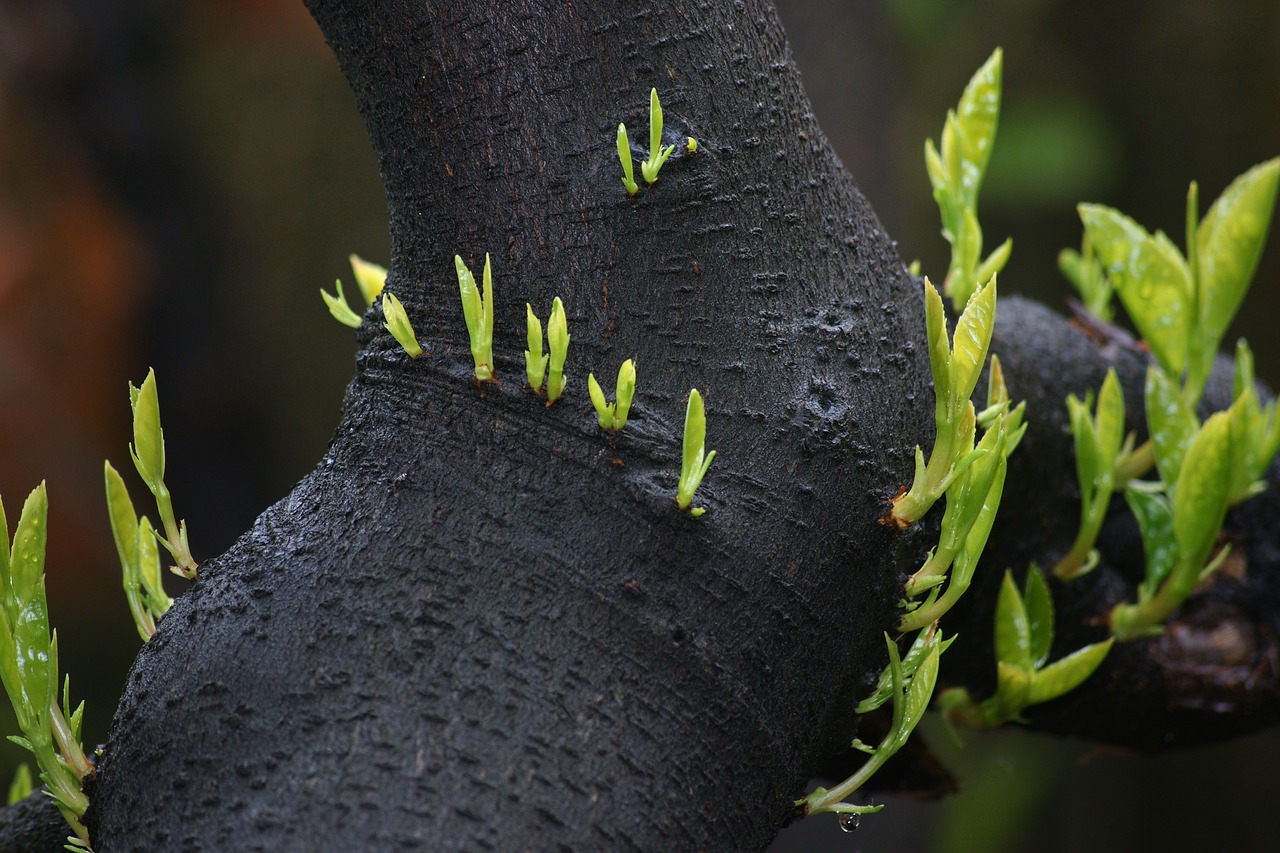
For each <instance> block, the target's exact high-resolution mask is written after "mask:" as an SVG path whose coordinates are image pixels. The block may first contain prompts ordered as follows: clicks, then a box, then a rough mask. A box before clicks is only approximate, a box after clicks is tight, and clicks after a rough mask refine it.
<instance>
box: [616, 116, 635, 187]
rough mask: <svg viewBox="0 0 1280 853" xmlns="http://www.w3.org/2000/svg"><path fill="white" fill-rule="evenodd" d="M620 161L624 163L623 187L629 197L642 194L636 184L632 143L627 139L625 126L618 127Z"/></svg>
mask: <svg viewBox="0 0 1280 853" xmlns="http://www.w3.org/2000/svg"><path fill="white" fill-rule="evenodd" d="M618 159H619V160H621V161H622V185H623V186H624V187H626V190H627V195H629V196H634V195H635V194H636V193H638V192H640V187H639V185H638V184H636V174H635V170H634V167H633V166H632V165H631V142H630V140H628V139H627V126H626V125H625V124H620V125H618Z"/></svg>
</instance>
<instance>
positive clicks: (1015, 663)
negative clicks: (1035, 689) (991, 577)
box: [995, 569, 1031, 670]
mask: <svg viewBox="0 0 1280 853" xmlns="http://www.w3.org/2000/svg"><path fill="white" fill-rule="evenodd" d="M995 650H996V660H998V661H1000V662H1001V663H1006V664H1008V665H1009V666H1012V667H1017V668H1018V669H1024V670H1030V669H1031V625H1030V623H1029V622H1028V621H1027V610H1026V607H1025V605H1023V603H1022V595H1021V594H1020V593H1019V592H1018V587H1017V585H1016V584H1015V583H1014V582H1013V573H1012V572H1010V571H1008V570H1007V569H1006V570H1005V573H1004V581H1003V582H1001V584H1000V594H999V595H998V596H997V597H996V615H995Z"/></svg>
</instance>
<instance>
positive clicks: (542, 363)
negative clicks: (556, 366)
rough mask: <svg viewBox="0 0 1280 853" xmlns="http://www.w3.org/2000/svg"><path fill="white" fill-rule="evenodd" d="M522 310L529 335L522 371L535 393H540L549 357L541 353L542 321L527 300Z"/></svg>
mask: <svg viewBox="0 0 1280 853" xmlns="http://www.w3.org/2000/svg"><path fill="white" fill-rule="evenodd" d="M524 310H525V325H526V326H527V327H528V335H529V348H528V349H527V350H525V351H524V373H525V376H527V377H528V378H529V387H530V388H532V389H533V391H534V393H535V394H541V393H542V380H543V378H544V377H545V376H546V375H547V361H548V360H550V358H551V357H550V356H546V355H543V354H542V321H541V320H539V319H538V315H537V314H534V313H533V306H532V305H530V304H529V303H528V302H526V303H525V304H524Z"/></svg>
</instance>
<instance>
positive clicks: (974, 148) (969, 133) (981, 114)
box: [953, 48, 1004, 207]
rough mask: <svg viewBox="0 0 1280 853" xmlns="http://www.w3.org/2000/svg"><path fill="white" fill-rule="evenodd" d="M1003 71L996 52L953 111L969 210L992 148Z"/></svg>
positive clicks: (974, 78)
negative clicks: (957, 131)
mask: <svg viewBox="0 0 1280 853" xmlns="http://www.w3.org/2000/svg"><path fill="white" fill-rule="evenodd" d="M1003 70H1004V53H1003V52H1002V51H1001V50H1000V49H999V48H996V50H995V51H994V52H992V54H991V56H990V57H989V58H988V59H987V61H986V62H984V63H983V64H982V67H981V68H979V69H978V70H977V72H975V73H974V75H973V77H972V79H970V80H969V85H968V86H966V87H965V90H964V94H963V95H961V96H960V103H959V104H958V105H957V107H956V112H955V116H956V126H957V128H958V130H959V131H960V132H959V134H958V137H959V140H958V141H959V145H958V148H959V151H960V154H961V158H962V163H963V166H962V169H961V175H960V186H961V188H962V189H963V191H964V193H965V197H964V199H963V200H964V202H965V205H966V206H967V207H973V206H974V205H975V203H976V201H977V197H978V189H979V188H980V187H981V184H982V176H983V173H984V172H985V171H986V168H987V161H988V160H989V159H990V158H991V149H992V147H993V146H994V145H995V139H996V125H997V123H998V122H999V120H1000V87H1001V79H1000V78H1001V76H1002V72H1003ZM953 168H954V166H953Z"/></svg>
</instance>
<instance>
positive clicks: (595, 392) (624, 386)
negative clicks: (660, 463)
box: [587, 359, 697, 489]
mask: <svg viewBox="0 0 1280 853" xmlns="http://www.w3.org/2000/svg"><path fill="white" fill-rule="evenodd" d="M587 390H588V392H589V393H590V394H591V405H593V406H595V409H596V417H597V418H598V419H599V421H600V428H601V429H609V430H613V431H614V432H617V431H618V430H620V429H622V428H623V427H624V426H626V424H627V414H628V413H629V412H630V411H631V398H632V397H634V396H635V393H636V363H635V362H634V361H633V360H631V359H627V360H626V361H624V362H622V367H620V368H618V382H617V385H616V386H615V390H614V400H616V402H614V403H610V402H609V401H607V400H605V398H604V390H603V389H602V388H601V387H600V383H599V382H597V381H596V377H595V374H593V373H588V374H587ZM694 488H695V489H697V486H694Z"/></svg>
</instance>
